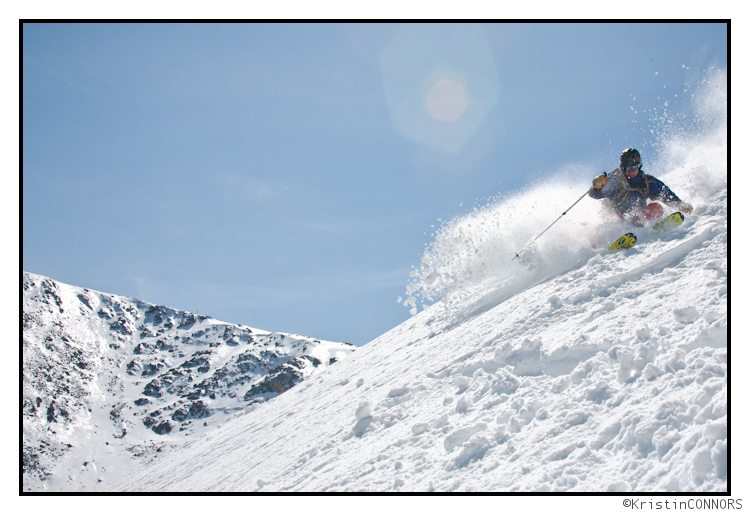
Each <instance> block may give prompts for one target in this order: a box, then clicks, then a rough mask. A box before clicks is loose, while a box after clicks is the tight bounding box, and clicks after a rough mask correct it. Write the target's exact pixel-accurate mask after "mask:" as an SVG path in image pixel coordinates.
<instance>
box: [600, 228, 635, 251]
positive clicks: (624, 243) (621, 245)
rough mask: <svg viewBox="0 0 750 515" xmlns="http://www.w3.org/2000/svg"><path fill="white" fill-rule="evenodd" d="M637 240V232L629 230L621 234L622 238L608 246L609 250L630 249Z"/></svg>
mask: <svg viewBox="0 0 750 515" xmlns="http://www.w3.org/2000/svg"><path fill="white" fill-rule="evenodd" d="M636 241H638V238H636V236H635V234H633V233H632V232H629V233H627V234H623V235H622V236H620V238H619V239H618V240H617V241H616V242H614V243H613V244H612V245H610V246H609V247H607V250H621V249H629V248H630V247H632V246H633V245H635V242H636Z"/></svg>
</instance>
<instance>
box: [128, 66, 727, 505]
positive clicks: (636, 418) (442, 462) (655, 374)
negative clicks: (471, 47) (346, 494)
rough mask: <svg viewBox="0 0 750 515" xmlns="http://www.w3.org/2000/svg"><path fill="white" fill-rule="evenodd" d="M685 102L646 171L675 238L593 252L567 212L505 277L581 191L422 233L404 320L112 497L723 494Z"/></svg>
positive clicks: (701, 136)
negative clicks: (662, 194) (675, 198)
mask: <svg viewBox="0 0 750 515" xmlns="http://www.w3.org/2000/svg"><path fill="white" fill-rule="evenodd" d="M719 86H723V87H719ZM717 97H720V98H719V99H718V100H717ZM698 101H699V102H702V103H700V104H699V105H698V106H697V107H696V116H695V117H694V118H693V119H692V120H698V121H700V123H697V122H696V124H695V127H694V126H692V125H691V127H690V131H693V132H679V131H676V132H670V133H669V134H666V136H664V139H663V140H662V141H661V142H660V146H659V157H658V160H654V161H652V162H651V164H650V166H651V169H650V170H649V171H650V172H651V173H654V174H655V175H656V176H658V177H660V178H663V179H664V180H665V182H667V184H669V185H670V186H671V187H672V188H673V189H674V190H675V191H676V192H677V193H678V194H679V195H680V196H681V197H682V198H684V199H685V200H688V201H690V202H692V203H693V204H694V206H695V208H696V209H695V211H694V214H693V215H692V216H689V217H687V218H686V220H685V223H683V225H682V226H680V227H678V228H677V229H675V230H673V231H671V232H669V233H666V234H663V235H652V234H647V233H644V234H642V235H641V236H642V237H639V244H638V245H637V246H636V247H635V248H633V249H630V250H628V251H624V252H620V253H616V254H608V253H603V252H601V251H597V250H594V249H592V248H591V244H592V243H597V242H599V240H602V241H607V240H609V239H610V236H612V235H614V236H619V235H620V234H622V232H623V231H622V229H623V228H622V227H619V226H618V225H617V224H616V223H612V221H611V220H610V221H607V220H604V221H601V219H602V217H601V215H600V213H599V206H598V204H596V203H595V202H593V201H591V202H588V203H584V202H582V203H581V206H580V207H581V209H580V210H579V209H578V208H576V209H577V211H572V212H571V216H570V217H569V218H568V219H566V220H565V223H563V224H561V225H560V226H559V227H558V228H556V230H555V231H554V232H552V231H551V232H550V233H549V234H548V235H545V237H544V238H543V239H540V240H539V242H538V244H537V245H534V246H532V247H530V248H529V249H527V250H526V251H525V252H524V254H523V255H524V256H525V257H524V259H523V260H522V262H521V263H516V262H513V263H511V258H512V257H513V252H514V251H516V250H518V249H520V248H522V247H523V245H525V243H526V242H528V241H529V239H530V237H531V236H530V235H535V234H538V232H539V231H541V229H543V228H544V226H545V225H546V224H548V223H549V222H550V221H551V220H553V219H554V218H555V217H556V216H557V215H559V211H558V209H564V208H565V207H567V205H569V204H565V203H564V202H562V201H561V198H572V199H575V198H577V196H580V194H581V191H585V189H583V188H586V187H588V186H587V184H586V183H582V182H578V183H577V184H568V183H566V182H565V181H561V180H553V181H551V182H550V183H548V184H544V185H541V186H538V187H533V188H530V189H529V190H528V191H526V192H522V193H520V194H519V195H517V196H515V197H512V198H509V199H502V200H500V201H499V202H498V203H494V204H493V203H488V205H487V206H485V207H484V208H482V209H477V210H476V211H474V212H472V213H470V214H468V215H467V216H465V217H461V218H459V219H456V220H453V221H451V222H449V223H447V224H445V226H444V227H443V228H442V229H441V230H439V231H437V235H436V240H435V243H434V244H433V245H432V247H431V248H430V249H428V251H427V252H426V253H425V258H424V259H423V261H422V265H421V266H420V269H419V270H417V271H415V273H414V274H413V276H412V282H411V283H410V291H409V292H408V293H409V297H410V298H408V299H407V300H406V304H407V305H409V306H411V307H412V309H413V312H414V313H416V314H415V316H413V317H412V318H411V319H409V320H408V321H406V322H404V323H403V324H401V325H400V326H398V327H396V328H394V329H392V330H391V331H389V332H387V333H386V334H384V335H382V336H380V337H379V338H377V339H375V340H374V341H372V342H370V343H369V344H367V345H366V346H365V347H363V348H362V349H360V350H358V351H357V353H355V354H353V355H352V356H351V357H350V358H349V359H348V360H347V362H346V363H345V365H342V366H341V367H332V368H330V369H328V370H326V371H324V372H323V373H321V374H317V375H316V376H315V377H313V378H311V379H310V380H308V381H305V383H303V385H301V386H300V387H299V388H295V389H293V390H291V391H290V392H288V393H287V394H285V395H283V396H280V397H278V398H276V399H273V400H272V401H271V402H268V403H265V404H262V405H259V406H258V407H257V409H256V410H255V411H253V413H252V416H250V415H244V416H239V417H237V418H236V419H233V420H230V421H229V422H227V423H226V424H224V425H222V426H221V427H218V428H217V429H215V430H214V431H212V432H211V433H210V434H206V435H204V436H202V437H199V438H197V439H196V440H194V441H193V442H191V443H190V444H189V445H185V446H183V447H181V448H179V449H177V450H175V451H168V452H165V453H163V455H162V456H161V457H160V458H159V459H158V460H155V461H154V462H153V463H151V464H150V465H148V466H146V467H144V468H143V469H142V470H140V471H138V472H137V473H135V474H133V475H132V476H129V477H128V478H127V480H125V481H123V482H121V483H120V484H118V485H116V486H115V489H116V490H119V491H262V492H285V491H305V492H337V491H357V492H360V491H373V492H389V491H393V492H420V491H421V492H429V491H436V492H454V491H495V492H497V491H529V492H533V491H557V492H566V491H570V492H576V491H615V492H648V491H662V492H664V491H675V492H677V491H682V492H686V491H687V492H725V491H726V490H727V484H728V483H727V481H728V439H727V434H728V359H727V358H728V348H727V347H728V334H727V324H728V311H727V301H728V269H727V257H728V256H727V246H728V239H729V232H728V211H727V202H728V198H727V192H728V190H727V153H726V151H727V134H726V83H725V82H723V83H722V82H721V77H719V81H718V85H717V87H716V88H715V91H714V84H711V88H709V89H707V93H706V95H704V96H703V97H702V98H698ZM696 127H697V128H696ZM695 131H697V132H695ZM599 173H600V172H599ZM588 175H589V176H591V177H593V176H594V175H595V173H591V174H588ZM589 180H590V179H589ZM571 192H578V193H577V194H572V195H571V194H570V193H571ZM560 204H565V205H562V206H560ZM522 207H523V208H524V209H527V210H528V212H527V211H523V210H521V208H522ZM574 213H575V216H573V214H574ZM550 215H552V216H550ZM576 217H578V218H576ZM591 240H594V241H591ZM418 296H421V297H422V298H423V299H427V300H430V298H431V302H433V304H432V305H430V306H426V308H425V309H424V310H422V311H421V312H418V313H417V306H416V300H417V298H418Z"/></svg>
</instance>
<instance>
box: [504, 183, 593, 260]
mask: <svg viewBox="0 0 750 515" xmlns="http://www.w3.org/2000/svg"><path fill="white" fill-rule="evenodd" d="M588 194H589V192H588V191H587V192H586V193H584V194H583V195H581V198H579V199H578V200H576V201H575V202H573V206H575V205H576V204H578V203H579V202H580V201H581V200H583V197H585V196H586V195H588ZM573 206H570V207H569V208H568V209H566V210H565V211H563V214H561V215H560V216H558V217H557V220H559V219H560V218H562V217H563V216H565V215H566V214H567V213H568V211H570V210H571V209H573ZM557 220H555V221H554V222H552V223H551V224H549V226H548V227H547V229H545V230H543V231H542V232H541V233H540V234H539V236H537V237H536V238H534V239H533V240H531V241H530V242H528V243H527V244H526V247H528V246H529V245H531V244H532V243H534V242H535V241H536V240H538V239H539V238H541V236H542V234H544V233H545V232H547V230H549V228H550V227H552V226H553V225H555V224H556V223H557ZM526 247H524V248H522V249H521V250H520V251H518V252H516V257H514V258H513V259H511V261H514V260H515V259H516V258H517V257H518V256H519V254H521V252H523V251H524V250H526Z"/></svg>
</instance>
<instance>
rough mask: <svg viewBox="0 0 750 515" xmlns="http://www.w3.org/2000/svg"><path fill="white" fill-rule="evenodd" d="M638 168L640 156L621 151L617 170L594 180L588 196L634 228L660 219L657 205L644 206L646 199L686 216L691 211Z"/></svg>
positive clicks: (686, 204) (632, 152)
mask: <svg viewBox="0 0 750 515" xmlns="http://www.w3.org/2000/svg"><path fill="white" fill-rule="evenodd" d="M641 166H642V165H641V154H640V153H639V152H638V151H637V150H636V149H634V148H628V149H625V150H623V152H622V155H621V156H620V167H619V168H617V169H616V170H613V171H612V172H610V173H609V175H608V174H606V173H605V174H602V175H600V176H598V177H597V178H595V179H594V180H593V186H591V189H590V190H589V196H590V197H591V198H595V199H597V200H604V201H605V202H606V203H607V205H608V206H609V207H610V208H611V209H612V210H614V212H615V213H616V214H617V215H618V216H619V217H620V218H626V219H628V220H629V221H631V222H632V223H633V224H634V225H636V226H637V227H643V226H644V224H645V223H647V222H654V221H657V220H659V219H661V218H662V217H663V216H664V208H662V206H661V204H659V203H658V202H650V203H648V202H646V200H647V199H648V200H658V201H660V202H663V203H664V204H666V205H667V206H673V207H676V208H677V209H678V210H679V211H682V212H684V213H686V214H688V215H689V214H690V213H692V212H693V206H691V205H690V204H688V203H687V202H683V201H682V200H680V198H679V197H678V196H677V195H675V194H674V193H673V192H672V190H670V189H669V188H668V187H667V185H666V184H664V183H663V182H661V181H660V180H659V179H657V178H656V177H653V176H651V175H646V174H645V173H643V170H642V169H641Z"/></svg>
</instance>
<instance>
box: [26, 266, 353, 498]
mask: <svg viewBox="0 0 750 515" xmlns="http://www.w3.org/2000/svg"><path fill="white" fill-rule="evenodd" d="M23 277H24V280H23V297H24V306H23V344H24V347H23V360H24V361H23V363H24V366H23V372H24V391H23V428H24V430H23V463H22V468H23V478H24V485H23V489H24V491H29V490H53V491H56V490H79V489H81V490H96V489H106V488H108V487H109V486H111V478H113V477H114V478H116V479H119V478H121V477H122V474H123V473H125V471H127V470H129V469H130V468H131V467H134V466H136V464H137V463H140V462H141V461H148V460H150V459H152V458H153V456H154V455H156V453H160V452H163V450H164V449H166V448H168V447H169V446H171V445H176V443H177V442H181V441H184V440H186V439H191V438H194V437H195V436H196V435H200V434H202V433H204V432H206V431H208V430H210V429H213V427H215V426H216V425H218V424H220V423H222V422H223V421H225V420H227V419H229V418H231V417H232V416H234V415H236V414H237V413H239V412H242V410H244V409H252V408H251V407H252V406H253V405H254V404H256V403H258V402H264V401H266V400H268V399H271V398H274V397H276V396H277V395H279V394H280V393H282V392H284V391H286V390H289V389H290V388H292V387H293V386H295V385H296V384H297V383H299V382H300V381H302V380H303V379H305V378H307V377H309V376H311V375H313V374H314V373H316V372H317V371H319V370H324V369H326V368H327V367H328V366H329V365H331V364H333V363H334V362H336V361H337V360H340V359H342V358H344V357H346V356H347V355H348V354H349V353H350V352H352V350H353V349H355V347H354V346H353V345H350V344H344V343H342V344H337V343H332V342H323V341H320V340H316V339H313V338H308V337H303V336H297V335H292V334H285V333H269V332H267V331H262V330H258V329H254V328H251V327H247V326H242V325H235V324H227V323H224V322H219V321H218V320H214V319H212V318H210V317H207V316H203V315H195V314H193V313H189V312H185V311H178V310H174V309H172V308H168V307H165V306H157V305H153V304H149V303H146V302H142V301H139V300H136V299H130V298H125V297H121V296H117V295H109V294H105V293H100V292H95V291H92V290H88V289H84V288H77V287H74V286H69V285H65V284H62V283H59V282H56V281H54V280H52V279H49V278H46V277H42V276H39V275H34V274H30V273H24V276H23ZM249 407H250V408H249Z"/></svg>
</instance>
